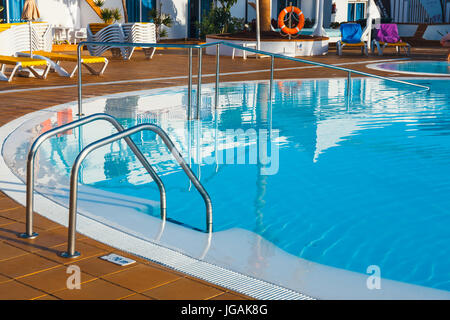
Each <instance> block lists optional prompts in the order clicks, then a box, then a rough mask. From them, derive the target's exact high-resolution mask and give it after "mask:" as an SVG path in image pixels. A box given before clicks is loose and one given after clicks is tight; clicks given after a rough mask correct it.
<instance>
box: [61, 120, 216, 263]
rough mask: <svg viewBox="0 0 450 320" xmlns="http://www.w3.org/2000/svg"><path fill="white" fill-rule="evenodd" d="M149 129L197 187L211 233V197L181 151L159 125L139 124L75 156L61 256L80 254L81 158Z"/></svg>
mask: <svg viewBox="0 0 450 320" xmlns="http://www.w3.org/2000/svg"><path fill="white" fill-rule="evenodd" d="M143 130H150V131H153V132H154V133H156V134H157V135H158V136H159V137H160V138H161V139H162V141H163V142H164V144H165V145H166V146H167V148H168V149H169V151H170V152H171V153H172V155H173V156H174V157H175V159H176V160H177V161H178V164H179V165H180V166H181V167H182V168H183V170H184V172H185V173H186V175H187V176H188V178H189V179H190V180H191V181H192V183H193V184H194V186H195V187H196V188H197V190H198V192H199V193H200V195H201V196H202V198H203V200H204V202H205V206H206V229H207V232H208V233H212V202H211V198H210V197H209V195H208V192H207V191H206V190H205V188H204V187H203V185H202V184H201V183H200V181H199V180H198V179H197V177H196V176H195V174H194V173H193V172H192V170H191V168H190V167H189V166H188V164H187V163H186V161H185V160H184V158H183V156H182V155H181V153H180V152H179V151H178V149H177V148H176V147H175V145H174V143H173V142H172V140H171V139H170V137H169V136H168V135H167V133H166V132H165V131H164V130H163V129H161V128H160V127H159V126H157V125H155V124H141V125H138V126H135V127H132V128H129V129H127V130H124V131H122V132H118V133H116V134H113V135H111V136H108V137H106V138H103V139H100V140H98V141H96V142H93V143H91V144H89V145H88V146H86V147H85V148H84V149H83V150H82V151H81V152H80V153H79V154H78V156H77V158H76V159H75V162H74V164H73V166H72V170H71V172H70V203H69V231H68V244H67V252H64V253H62V256H63V257H66V258H73V257H77V256H79V255H80V253H79V252H77V251H75V233H76V216H77V195H78V173H79V168H80V165H81V163H82V162H83V160H84V159H85V158H86V156H87V155H88V154H89V153H91V152H92V151H94V150H96V149H98V148H100V147H102V146H105V145H107V144H110V143H112V142H115V141H117V140H120V139H123V138H127V137H129V136H130V135H132V134H134V133H137V132H140V131H143Z"/></svg>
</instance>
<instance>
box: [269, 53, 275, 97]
mask: <svg viewBox="0 0 450 320" xmlns="http://www.w3.org/2000/svg"><path fill="white" fill-rule="evenodd" d="M274 64H275V57H274V56H273V55H271V56H270V84H269V85H270V88H269V98H270V101H272V94H273V69H274Z"/></svg>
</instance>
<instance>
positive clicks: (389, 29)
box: [375, 23, 401, 43]
mask: <svg viewBox="0 0 450 320" xmlns="http://www.w3.org/2000/svg"><path fill="white" fill-rule="evenodd" d="M375 39H377V40H378V41H380V42H387V43H397V42H401V40H400V36H399V35H398V28H397V25H396V24H395V23H384V24H381V25H380V28H379V29H378V30H377V33H376V36H375Z"/></svg>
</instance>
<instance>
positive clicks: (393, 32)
mask: <svg viewBox="0 0 450 320" xmlns="http://www.w3.org/2000/svg"><path fill="white" fill-rule="evenodd" d="M386 47H395V48H396V50H397V53H400V49H401V48H403V49H404V50H405V53H406V55H408V56H409V55H410V53H411V46H410V45H409V44H408V43H406V42H403V41H402V40H401V39H400V36H399V35H398V28H397V25H396V24H395V23H385V24H380V28H379V29H378V30H377V33H376V36H375V39H374V40H373V41H372V51H373V52H374V53H375V49H377V50H378V55H380V56H382V55H383V51H384V49H385V48H386Z"/></svg>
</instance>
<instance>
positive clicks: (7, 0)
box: [5, 0, 9, 23]
mask: <svg viewBox="0 0 450 320" xmlns="http://www.w3.org/2000/svg"><path fill="white" fill-rule="evenodd" d="M5 4H6V23H9V0H6V1H5Z"/></svg>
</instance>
